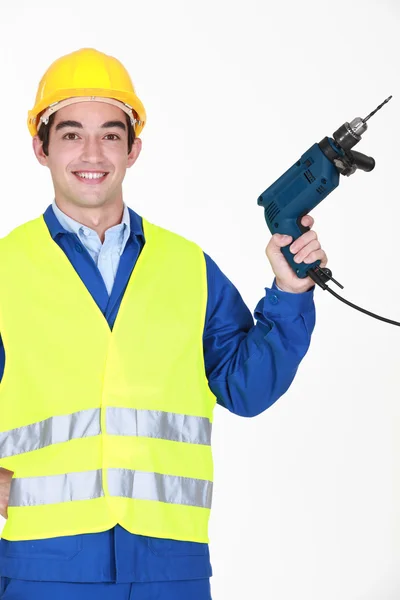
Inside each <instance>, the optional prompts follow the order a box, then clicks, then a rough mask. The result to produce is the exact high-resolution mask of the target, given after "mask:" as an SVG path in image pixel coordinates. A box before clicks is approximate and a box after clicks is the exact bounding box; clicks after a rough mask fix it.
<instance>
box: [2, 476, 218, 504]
mask: <svg viewBox="0 0 400 600" xmlns="http://www.w3.org/2000/svg"><path fill="white" fill-rule="evenodd" d="M107 477H108V483H109V489H110V496H121V497H124V498H131V499H134V500H156V501H159V502H166V503H168V504H186V505H187V506H198V507H200V508H211V497H212V485H213V484H212V482H211V481H203V480H201V479H190V478H188V477H177V476H173V475H161V474H160V473H144V472H142V471H131V470H129V469H108V470H107ZM101 496H104V491H103V484H102V471H101V470H97V471H85V472H83V473H68V474H66V475H52V476H45V477H27V478H21V479H18V478H16V479H13V481H12V486H11V492H10V498H9V504H8V505H9V506H10V507H17V506H38V505H40V504H57V503H60V502H73V501H77V500H89V499H93V498H100V497H101Z"/></svg>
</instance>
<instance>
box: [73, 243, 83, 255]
mask: <svg viewBox="0 0 400 600" xmlns="http://www.w3.org/2000/svg"><path fill="white" fill-rule="evenodd" d="M75 250H76V251H77V252H79V254H82V246H80V245H79V244H75Z"/></svg>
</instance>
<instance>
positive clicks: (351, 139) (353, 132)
mask: <svg viewBox="0 0 400 600" xmlns="http://www.w3.org/2000/svg"><path fill="white" fill-rule="evenodd" d="M367 127H368V126H367V124H366V123H364V121H363V120H362V119H361V118H360V117H356V118H355V119H353V120H352V121H351V122H350V123H347V121H346V123H343V125H342V126H341V127H339V129H337V130H336V131H335V133H334V134H333V139H334V140H335V142H336V143H337V144H339V146H340V147H341V148H343V150H345V151H346V150H351V148H353V146H355V145H356V144H358V142H359V141H360V140H361V136H362V134H363V133H364V132H365V131H366V130H367Z"/></svg>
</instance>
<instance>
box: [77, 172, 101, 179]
mask: <svg viewBox="0 0 400 600" xmlns="http://www.w3.org/2000/svg"><path fill="white" fill-rule="evenodd" d="M75 175H78V177H82V179H100V178H101V177H104V175H105V173H75Z"/></svg>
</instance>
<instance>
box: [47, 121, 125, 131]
mask: <svg viewBox="0 0 400 600" xmlns="http://www.w3.org/2000/svg"><path fill="white" fill-rule="evenodd" d="M65 127H75V128H77V129H83V125H82V123H79V121H60V123H57V125H56V131H59V130H60V129H63V128H65ZM101 127H102V129H111V127H119V128H120V129H123V130H124V131H125V130H126V125H125V123H123V122H122V121H107V122H106V123H103V125H102V126H101Z"/></svg>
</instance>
